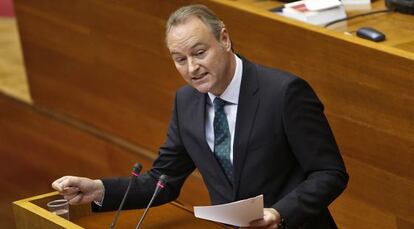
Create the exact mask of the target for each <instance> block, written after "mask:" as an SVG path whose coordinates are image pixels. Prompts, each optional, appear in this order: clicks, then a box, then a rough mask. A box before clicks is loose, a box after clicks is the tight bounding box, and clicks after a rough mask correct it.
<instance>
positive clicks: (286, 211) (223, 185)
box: [95, 59, 348, 228]
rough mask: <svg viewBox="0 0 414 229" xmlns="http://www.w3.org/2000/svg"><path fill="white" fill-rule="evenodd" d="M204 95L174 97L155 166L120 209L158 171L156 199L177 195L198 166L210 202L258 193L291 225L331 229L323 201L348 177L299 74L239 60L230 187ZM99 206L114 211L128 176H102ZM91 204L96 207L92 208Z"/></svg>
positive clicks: (143, 195)
mask: <svg viewBox="0 0 414 229" xmlns="http://www.w3.org/2000/svg"><path fill="white" fill-rule="evenodd" d="M206 99H207V95H206V94H202V93H200V92H198V91H196V90H195V89H193V88H191V87H189V86H185V87H183V88H181V89H180V90H179V91H178V92H177V94H176V98H175V104H174V111H173V115H172V119H171V122H170V126H169V129H168V134H167V139H166V142H165V144H164V145H163V146H162V147H161V148H160V151H159V157H158V158H157V159H156V160H155V162H154V164H153V168H152V169H151V170H150V171H149V172H148V173H146V174H144V175H142V176H141V177H140V178H138V179H135V180H134V182H133V186H132V188H131V193H130V195H129V196H130V198H129V199H128V201H127V203H126V205H125V208H142V207H145V205H146V204H147V203H148V201H149V199H150V197H151V194H152V192H153V190H154V187H155V183H156V179H157V178H158V176H159V175H160V174H166V175H168V176H169V182H168V184H167V185H166V188H165V190H163V191H162V192H161V194H160V196H159V197H158V198H157V201H156V204H162V203H166V202H168V201H172V200H174V199H176V198H177V196H178V195H179V193H180V189H181V186H182V185H183V183H184V181H185V179H186V177H187V176H188V175H189V174H190V173H191V172H193V170H194V169H195V168H198V169H199V171H200V173H201V174H202V176H203V179H204V181H205V183H206V186H207V188H208V191H209V194H210V199H211V202H212V204H221V203H227V202H231V201H235V200H240V199H245V198H249V197H254V196H256V195H259V194H264V205H265V207H273V208H275V209H276V210H277V211H278V212H279V213H280V214H281V216H282V217H283V218H284V219H285V221H286V223H287V226H288V227H289V228H297V227H301V228H335V223H334V221H333V220H332V218H331V216H330V214H329V211H328V209H327V206H328V205H329V204H330V203H331V202H332V201H333V200H334V199H335V198H336V197H337V196H338V195H339V194H340V193H341V192H342V191H343V190H344V188H345V187H346V184H347V181H348V175H347V173H346V170H345V167H344V163H343V160H342V158H341V156H340V153H339V151H338V147H337V145H336V143H335V139H334V137H333V135H332V132H331V130H330V127H329V124H328V122H327V120H326V118H325V116H324V114H323V105H322V104H321V102H320V101H319V99H318V98H317V96H316V94H315V93H314V92H313V90H312V89H311V88H310V86H309V85H308V84H307V83H306V82H305V81H304V80H302V79H300V78H298V77H296V76H294V75H291V74H289V73H286V72H282V71H279V70H275V69H271V68H266V67H263V66H259V65H256V64H253V63H251V62H249V61H247V60H245V59H243V74H242V83H241V88H240V97H239V104H238V111H237V119H236V127H235V137H234V150H233V151H234V155H233V168H234V184H233V185H231V184H230V183H229V181H228V180H227V179H226V176H225V174H224V172H223V171H222V169H221V168H220V165H219V163H218V161H217V160H216V159H215V157H214V155H213V153H212V152H211V150H210V148H209V146H208V144H207V142H206V138H205V126H204V125H205V118H206V117H205V114H206V112H205V109H206ZM103 181H104V185H105V190H106V191H105V192H106V193H105V197H104V203H103V207H102V208H101V209H100V210H108V209H116V208H117V206H118V204H119V203H120V200H121V198H122V195H123V192H124V190H125V188H126V185H127V179H125V178H124V179H104V180H103ZM95 210H96V209H95Z"/></svg>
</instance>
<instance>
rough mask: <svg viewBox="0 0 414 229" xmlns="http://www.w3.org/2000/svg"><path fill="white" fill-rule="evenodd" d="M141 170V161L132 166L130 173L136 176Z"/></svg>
mask: <svg viewBox="0 0 414 229" xmlns="http://www.w3.org/2000/svg"><path fill="white" fill-rule="evenodd" d="M141 170H142V165H141V163H135V165H134V168H132V174H133V175H134V176H138V175H139V173H140V172H141Z"/></svg>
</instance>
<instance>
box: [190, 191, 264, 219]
mask: <svg viewBox="0 0 414 229" xmlns="http://www.w3.org/2000/svg"><path fill="white" fill-rule="evenodd" d="M194 215H195V217H197V218H200V219H207V220H212V221H216V222H220V223H225V224H229V225H234V226H239V227H246V226H249V223H250V222H251V221H253V220H256V219H261V218H263V195H259V196H256V197H253V198H249V199H245V200H239V201H236V202H232V203H228V204H221V205H214V206H196V207H194Z"/></svg>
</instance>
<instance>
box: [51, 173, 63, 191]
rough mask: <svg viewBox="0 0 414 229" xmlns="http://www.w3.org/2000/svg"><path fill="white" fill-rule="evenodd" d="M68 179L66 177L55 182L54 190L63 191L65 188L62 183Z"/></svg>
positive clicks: (53, 184)
mask: <svg viewBox="0 0 414 229" xmlns="http://www.w3.org/2000/svg"><path fill="white" fill-rule="evenodd" d="M65 179H66V176H64V177H61V178H59V179H57V180H55V181H54V182H53V183H52V188H53V189H55V190H57V191H59V192H60V191H62V190H63V187H62V184H61V183H62V181H63V180H65Z"/></svg>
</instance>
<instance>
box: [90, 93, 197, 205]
mask: <svg viewBox="0 0 414 229" xmlns="http://www.w3.org/2000/svg"><path fill="white" fill-rule="evenodd" d="M177 115H178V114H177V96H176V98H175V102H174V109H173V115H172V118H171V121H170V124H169V127H168V132H167V137H166V141H165V143H164V145H163V146H162V147H160V150H159V155H158V157H157V158H156V160H155V161H154V163H153V166H152V168H151V170H149V171H148V172H147V173H144V174H142V175H140V176H139V177H134V178H133V181H132V185H131V189H130V193H129V194H128V197H127V199H126V201H125V205H124V209H132V208H145V207H146V205H147V204H148V202H149V201H150V199H151V197H152V194H153V192H154V190H155V187H156V183H157V180H158V178H159V177H160V176H161V175H162V174H165V175H167V177H168V179H167V184H166V185H165V187H164V189H163V190H162V191H161V192H160V193H159V195H158V196H157V198H156V199H155V200H154V204H153V205H154V206H157V205H161V204H164V203H168V202H170V201H173V200H175V199H176V198H177V197H178V196H179V194H180V190H181V187H182V185H183V184H184V181H185V180H186V178H187V177H188V176H189V175H190V174H191V173H192V172H193V171H194V169H195V165H194V163H193V161H192V159H191V158H190V157H189V155H188V154H187V151H186V149H185V147H184V146H183V144H182V141H181V136H180V133H179V123H178V116H177ZM102 181H103V184H104V187H105V196H104V200H103V203H102V206H101V207H99V206H97V205H96V204H92V208H93V210H94V211H109V210H116V209H117V208H118V206H119V204H120V202H121V200H122V197H123V195H124V192H125V190H126V189H127V186H128V182H129V178H126V177H125V178H109V179H102Z"/></svg>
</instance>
